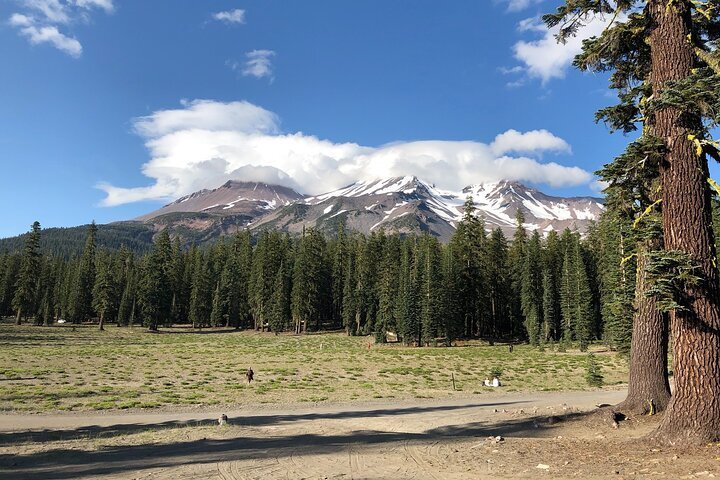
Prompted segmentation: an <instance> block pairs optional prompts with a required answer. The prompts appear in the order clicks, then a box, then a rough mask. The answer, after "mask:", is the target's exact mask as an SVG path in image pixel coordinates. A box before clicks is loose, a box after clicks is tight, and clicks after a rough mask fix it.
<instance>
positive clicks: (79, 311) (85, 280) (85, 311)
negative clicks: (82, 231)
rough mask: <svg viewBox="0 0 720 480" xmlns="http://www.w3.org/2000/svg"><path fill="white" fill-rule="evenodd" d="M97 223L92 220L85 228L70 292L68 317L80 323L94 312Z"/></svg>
mask: <svg viewBox="0 0 720 480" xmlns="http://www.w3.org/2000/svg"><path fill="white" fill-rule="evenodd" d="M96 236H97V225H95V222H92V223H91V224H90V225H89V226H88V229H87V237H86V238H85V247H84V248H83V253H82V256H81V257H80V263H79V264H78V269H77V273H76V277H75V282H74V285H73V290H72V291H71V292H70V293H71V295H72V300H71V304H70V317H71V320H72V322H73V323H81V322H84V321H85V320H87V319H89V318H91V317H92V316H93V314H94V313H95V312H94V311H93V306H92V290H93V285H94V283H95V238H96Z"/></svg>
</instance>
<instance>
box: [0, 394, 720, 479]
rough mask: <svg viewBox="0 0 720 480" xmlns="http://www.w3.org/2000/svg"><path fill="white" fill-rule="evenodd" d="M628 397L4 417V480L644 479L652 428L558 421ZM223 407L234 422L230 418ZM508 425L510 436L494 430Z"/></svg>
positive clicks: (682, 469) (508, 397) (687, 466)
mask: <svg viewBox="0 0 720 480" xmlns="http://www.w3.org/2000/svg"><path fill="white" fill-rule="evenodd" d="M624 395H625V392H624V391H620V390H603V391H597V392H562V393H560V392H548V393H541V392H537V393H522V394H520V393H510V394H502V393H498V394H495V393H493V394H488V395H481V396H474V397H468V398H465V399H453V400H426V399H419V400H414V401H389V400H387V399H383V400H380V401H377V402H367V403H353V404H335V405H327V404H323V405H306V404H293V405H287V406H268V405H261V406H254V407H248V408H243V409H239V410H237V411H226V412H220V411H208V412H202V411H197V412H171V411H163V412H137V413H107V414H103V413H97V414H95V413H93V414H67V415H0V478H3V479H16V478H18V479H19V478H44V479H66V478H106V479H120V478H123V479H125V478H137V479H140V478H142V479H191V478H192V479H260V478H261V479H271V478H288V479H296V478H343V479H360V478H394V479H395V478H398V479H399V478H408V479H410V478H413V479H439V478H442V479H455V478H457V479H460V478H463V479H465V478H488V477H493V478H497V477H510V476H512V477H526V478H536V477H538V476H547V478H572V477H576V476H578V475H581V477H582V478H605V477H607V476H609V475H621V476H622V475H624V474H628V475H630V477H632V476H633V475H634V474H636V473H637V474H641V473H642V472H640V470H642V468H646V467H645V464H644V463H643V462H644V459H646V457H648V455H645V454H644V453H643V455H640V456H633V455H632V454H631V455H630V456H625V454H624V453H625V450H626V448H625V447H623V444H622V442H623V441H625V439H626V437H628V436H631V437H632V436H638V435H640V434H641V433H643V428H645V427H642V426H640V427H637V428H636V427H629V428H630V430H628V431H626V432H624V435H623V438H622V439H619V438H618V439H614V437H612V435H613V430H612V429H611V428H610V427H609V426H603V425H595V424H593V425H591V426H587V425H579V426H578V425H576V426H575V427H572V428H571V427H570V426H569V424H568V422H572V421H573V420H571V419H569V418H568V420H566V421H564V422H560V423H559V424H558V425H555V424H554V420H553V419H554V418H556V417H552V416H553V415H556V416H563V415H564V416H567V417H572V416H577V417H580V416H581V415H579V413H580V412H583V411H588V410H591V409H593V408H594V407H595V405H596V404H598V403H608V404H613V403H617V402H619V401H620V400H622V399H623V398H624ZM222 413H225V414H227V416H228V417H229V420H230V423H229V425H226V426H223V427H220V426H218V425H217V418H218V417H219V416H220V414H222ZM548 418H551V421H549V422H548ZM622 428H625V427H622ZM571 432H572V435H570V433H571ZM498 435H499V436H502V437H504V439H503V440H490V439H489V438H488V437H490V436H492V437H495V436H498ZM606 436H607V438H606ZM599 437H602V438H599ZM601 440H602V441H601ZM603 449H604V451H603ZM613 449H614V450H613ZM649 451H650V455H649V456H650V457H652V456H653V455H654V456H657V457H659V458H660V459H662V458H665V457H664V456H662V455H660V453H662V452H661V451H660V450H658V452H660V453H658V452H653V451H651V450H649ZM613 452H615V453H613ZM617 452H620V455H618V453H617ZM641 453H642V452H641ZM656 453H657V455H655V454H656ZM708 454H710V452H708ZM579 455H580V456H579ZM693 455H694V454H693ZM693 455H689V456H687V457H686V458H684V459H683V460H684V461H685V463H683V462H675V464H673V465H669V464H668V465H665V464H664V463H662V460H659V462H660V463H651V464H650V467H649V468H650V469H652V468H654V467H658V468H660V467H663V468H662V469H660V470H658V471H657V473H658V474H660V473H661V470H662V473H663V474H667V475H671V476H672V475H677V476H678V477H679V476H681V474H682V475H684V474H694V473H693V472H694V471H695V470H697V469H698V468H700V467H699V466H698V465H702V463H703V462H704V461H705V460H706V459H705V457H703V456H702V454H700V456H699V457H698V456H697V455H695V456H693ZM676 456H677V455H676ZM648 461H649V460H648ZM717 463H718V462H717V461H716V462H714V463H711V464H710V465H711V466H712V467H713V468H714V467H715V466H716V464H717ZM671 467H672V468H671ZM703 470H706V471H707V473H706V475H720V472H718V471H716V470H712V469H709V468H708V467H705V468H703ZM649 471H650V470H648V472H649ZM616 472H617V473H616ZM700 473H702V472H700Z"/></svg>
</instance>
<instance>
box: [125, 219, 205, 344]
mask: <svg viewBox="0 0 720 480" xmlns="http://www.w3.org/2000/svg"><path fill="white" fill-rule="evenodd" d="M171 260H172V247H171V245H170V236H169V234H168V231H167V229H166V230H163V231H161V232H160V233H159V234H158V237H157V240H156V242H155V245H154V247H153V250H152V252H151V253H150V254H149V255H148V256H147V257H146V258H145V260H144V262H143V267H142V271H141V277H140V281H139V295H138V300H139V302H138V303H139V304H140V307H141V311H142V318H143V323H144V324H145V326H147V327H148V329H149V330H150V331H157V329H158V326H159V325H161V324H167V323H169V322H170V320H171V318H170V316H171V312H172V308H171V306H172V291H171V288H170V267H171ZM208 303H209V302H208Z"/></svg>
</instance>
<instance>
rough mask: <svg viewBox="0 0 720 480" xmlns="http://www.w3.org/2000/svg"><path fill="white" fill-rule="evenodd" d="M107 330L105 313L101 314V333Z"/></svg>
mask: <svg viewBox="0 0 720 480" xmlns="http://www.w3.org/2000/svg"><path fill="white" fill-rule="evenodd" d="M103 330H105V312H100V331H103Z"/></svg>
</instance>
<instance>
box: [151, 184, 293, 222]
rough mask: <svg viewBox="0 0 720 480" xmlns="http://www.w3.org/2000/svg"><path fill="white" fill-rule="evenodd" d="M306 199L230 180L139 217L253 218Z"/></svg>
mask: <svg viewBox="0 0 720 480" xmlns="http://www.w3.org/2000/svg"><path fill="white" fill-rule="evenodd" d="M302 198H304V196H303V195H301V194H299V193H297V192H296V191H295V190H293V189H291V188H287V187H281V186H279V185H269V184H267V183H261V182H240V181H235V180H230V181H228V182H227V183H225V184H224V185H222V186H221V187H218V188H216V189H213V190H200V191H197V192H195V193H191V194H190V195H186V196H184V197H182V198H179V199H177V200H175V201H174V202H172V203H169V204H167V205H165V206H164V207H162V208H160V209H159V210H155V211H154V212H151V213H148V214H147V215H143V216H141V217H138V220H141V221H145V220H150V219H152V218H156V217H159V216H162V215H166V214H168V213H175V212H196V213H197V212H203V213H213V214H221V215H238V214H240V215H244V216H247V217H249V220H252V219H253V218H256V217H259V216H262V215H265V214H266V213H267V212H268V211H271V210H275V209H276V208H278V207H282V206H285V205H290V204H291V203H293V202H296V201H298V200H301V199H302Z"/></svg>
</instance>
